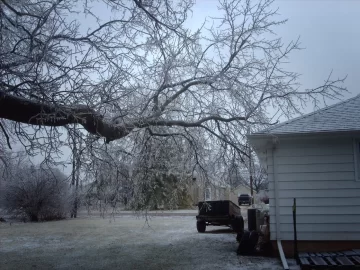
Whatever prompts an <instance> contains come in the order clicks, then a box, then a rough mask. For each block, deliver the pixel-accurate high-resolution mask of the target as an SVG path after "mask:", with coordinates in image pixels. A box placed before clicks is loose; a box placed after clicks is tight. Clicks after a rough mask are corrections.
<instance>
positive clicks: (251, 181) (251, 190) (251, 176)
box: [246, 127, 254, 203]
mask: <svg viewBox="0 0 360 270" xmlns="http://www.w3.org/2000/svg"><path fill="white" fill-rule="evenodd" d="M247 133H248V134H250V133H251V130H250V127H248V130H247ZM246 144H247V147H248V149H249V175H250V193H251V202H252V203H254V189H253V166H252V155H251V147H250V144H249V142H247V143H246Z"/></svg>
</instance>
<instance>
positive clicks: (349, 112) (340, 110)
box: [252, 95, 360, 135]
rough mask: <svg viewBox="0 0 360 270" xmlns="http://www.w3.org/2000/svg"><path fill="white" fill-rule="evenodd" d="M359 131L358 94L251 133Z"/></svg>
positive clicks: (359, 104) (359, 101)
mask: <svg viewBox="0 0 360 270" xmlns="http://www.w3.org/2000/svg"><path fill="white" fill-rule="evenodd" d="M341 131H360V95H357V96H355V97H353V98H351V99H348V100H345V101H343V102H339V103H337V104H334V105H332V106H328V107H325V108H323V109H320V110H317V111H315V112H313V113H310V114H306V115H303V116H300V117H297V118H294V119H292V120H289V121H286V122H283V123H280V124H278V125H275V126H272V127H269V128H266V129H264V130H262V131H259V132H256V133H253V134H252V135H267V134H268V135H281V134H299V133H300V134H306V133H323V132H341Z"/></svg>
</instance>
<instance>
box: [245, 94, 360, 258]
mask: <svg viewBox="0 0 360 270" xmlns="http://www.w3.org/2000/svg"><path fill="white" fill-rule="evenodd" d="M248 139H249V141H250V144H251V145H252V146H253V148H254V149H255V151H256V153H257V155H258V157H259V159H260V162H261V163H262V165H263V166H264V168H266V169H267V173H268V179H269V198H270V231H271V240H272V241H273V242H272V243H273V245H274V246H275V247H276V248H277V247H279V246H277V245H276V242H277V241H276V240H280V241H281V242H280V243H281V244H280V247H281V246H282V247H283V249H284V251H285V253H287V254H288V255H292V253H293V239H294V232H293V217H292V206H293V199H294V198H296V202H297V208H296V209H297V238H298V241H299V242H298V247H299V251H305V250H306V251H310V252H311V251H339V250H344V249H351V248H360V95H359V96H356V97H354V98H352V99H349V100H347V101H344V102H341V103H338V104H335V105H333V106H329V107H326V108H324V109H321V110H318V111H316V112H314V113H311V114H308V115H304V116H301V117H298V118H295V119H293V120H290V121H287V122H284V123H281V124H278V125H275V126H272V127H270V128H268V129H265V130H263V131H260V132H257V133H253V134H251V135H248Z"/></svg>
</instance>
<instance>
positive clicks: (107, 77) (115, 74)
mask: <svg viewBox="0 0 360 270" xmlns="http://www.w3.org/2000/svg"><path fill="white" fill-rule="evenodd" d="M193 4H194V1H192V0H181V1H180V0H178V1H170V0H151V1H141V0H133V1H129V0H111V1H109V0H98V1H95V0H93V1H85V2H83V1H73V0H71V1H70V0H52V1H34V0H25V1H12V0H1V1H0V36H1V38H0V119H1V121H0V124H1V126H0V127H1V132H3V133H4V134H6V135H5V136H7V137H9V136H10V135H11V134H15V135H16V137H17V138H18V139H19V140H20V141H21V142H22V143H23V144H24V146H25V147H26V149H27V150H28V153H33V154H34V153H38V151H40V152H42V153H43V154H44V153H45V154H46V153H56V152H59V151H60V149H61V146H66V145H69V143H67V140H64V136H66V135H64V134H66V131H65V129H68V131H69V130H71V129H73V126H74V125H76V126H77V128H79V129H81V132H80V133H79V136H80V139H79V140H78V141H79V142H81V143H86V149H87V151H89V153H90V152H91V151H93V148H92V147H93V146H94V145H95V144H99V139H100V138H104V140H105V141H106V142H107V143H110V142H112V141H115V140H119V144H120V145H121V144H128V142H127V140H129V141H132V142H134V141H136V138H138V137H141V138H147V137H149V136H150V137H159V138H165V137H170V138H175V140H178V141H180V140H183V141H184V143H186V144H187V149H190V150H189V152H188V153H190V154H191V155H192V158H193V162H194V165H197V166H198V169H199V170H200V171H201V172H204V173H206V172H205V171H206V168H205V163H206V162H207V159H206V157H204V155H205V153H206V152H207V151H212V148H213V147H215V146H216V147H215V148H216V149H217V150H216V153H214V152H213V155H215V157H214V159H216V160H223V161H229V160H232V159H233V158H235V159H236V160H238V161H239V162H243V161H244V158H243V157H244V156H247V153H246V151H245V150H244V147H245V146H244V135H245V134H246V132H247V130H248V126H253V125H268V124H271V123H272V122H273V116H274V115H272V114H269V111H268V109H269V108H270V107H271V108H272V111H278V114H277V116H279V115H286V116H291V115H293V114H294V113H297V112H299V110H300V109H301V106H302V105H304V104H305V103H306V102H315V104H316V103H317V102H319V101H321V100H322V99H323V98H337V97H338V96H339V95H341V93H342V91H344V90H345V89H344V88H343V87H342V82H343V79H336V78H335V79H334V78H332V76H329V77H328V78H326V79H325V81H324V83H323V84H322V85H320V86H316V87H315V88H312V89H303V88H302V87H301V85H300V83H299V74H297V73H296V72H293V71H290V70H287V69H286V65H285V63H286V62H287V61H289V59H288V57H289V56H290V54H291V52H292V51H294V50H297V49H299V41H298V40H296V41H294V42H290V43H289V44H284V43H283V42H282V40H281V37H278V36H276V35H275V33H276V27H277V26H278V25H281V24H283V23H285V21H281V20H278V19H277V9H276V7H275V6H274V3H273V1H272V0H258V1H252V0H220V1H219V4H218V8H219V12H218V16H217V17H216V18H208V19H207V21H206V22H204V24H203V25H202V27H200V28H199V29H191V28H189V27H187V26H186V25H187V24H186V22H187V20H188V17H189V16H190V15H191V14H192V13H191V7H192V5H193ZM193 16H196V14H193ZM8 120H10V121H8ZM139 134H140V135H139ZM144 134H147V135H146V136H145V135H144ZM7 137H6V138H7ZM7 141H8V143H9V142H10V141H9V140H7ZM112 144H114V142H113V143H112ZM9 145H10V143H9ZM139 145H140V144H133V146H139ZM135 152H139V150H136V151H135ZM45 156H46V157H47V158H49V159H50V158H51V155H45ZM136 158H138V157H136Z"/></svg>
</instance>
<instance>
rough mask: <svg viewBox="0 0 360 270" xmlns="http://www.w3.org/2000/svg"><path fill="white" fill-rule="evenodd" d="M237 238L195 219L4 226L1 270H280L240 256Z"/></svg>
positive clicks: (124, 218) (265, 261)
mask: <svg viewBox="0 0 360 270" xmlns="http://www.w3.org/2000/svg"><path fill="white" fill-rule="evenodd" d="M235 236H236V235H235V234H233V233H232V232H231V231H230V230H228V229H226V228H224V227H208V228H207V233H204V234H199V233H197V231H196V227H195V218H194V217H190V216H186V217H185V216H184V217H178V216H177V217H164V216H157V217H153V218H151V219H150V220H149V222H148V223H146V222H145V219H144V218H138V217H135V216H119V217H117V218H116V219H115V221H114V219H111V220H110V219H109V218H105V219H102V218H99V217H81V218H78V219H73V220H62V221H53V222H46V223H13V224H12V225H9V223H2V224H0V268H1V269H148V270H151V269H281V264H280V261H279V259H276V258H271V259H268V258H267V259H261V258H255V257H241V256H237V255H236V253H235V251H236V248H237V243H236V240H235Z"/></svg>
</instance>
